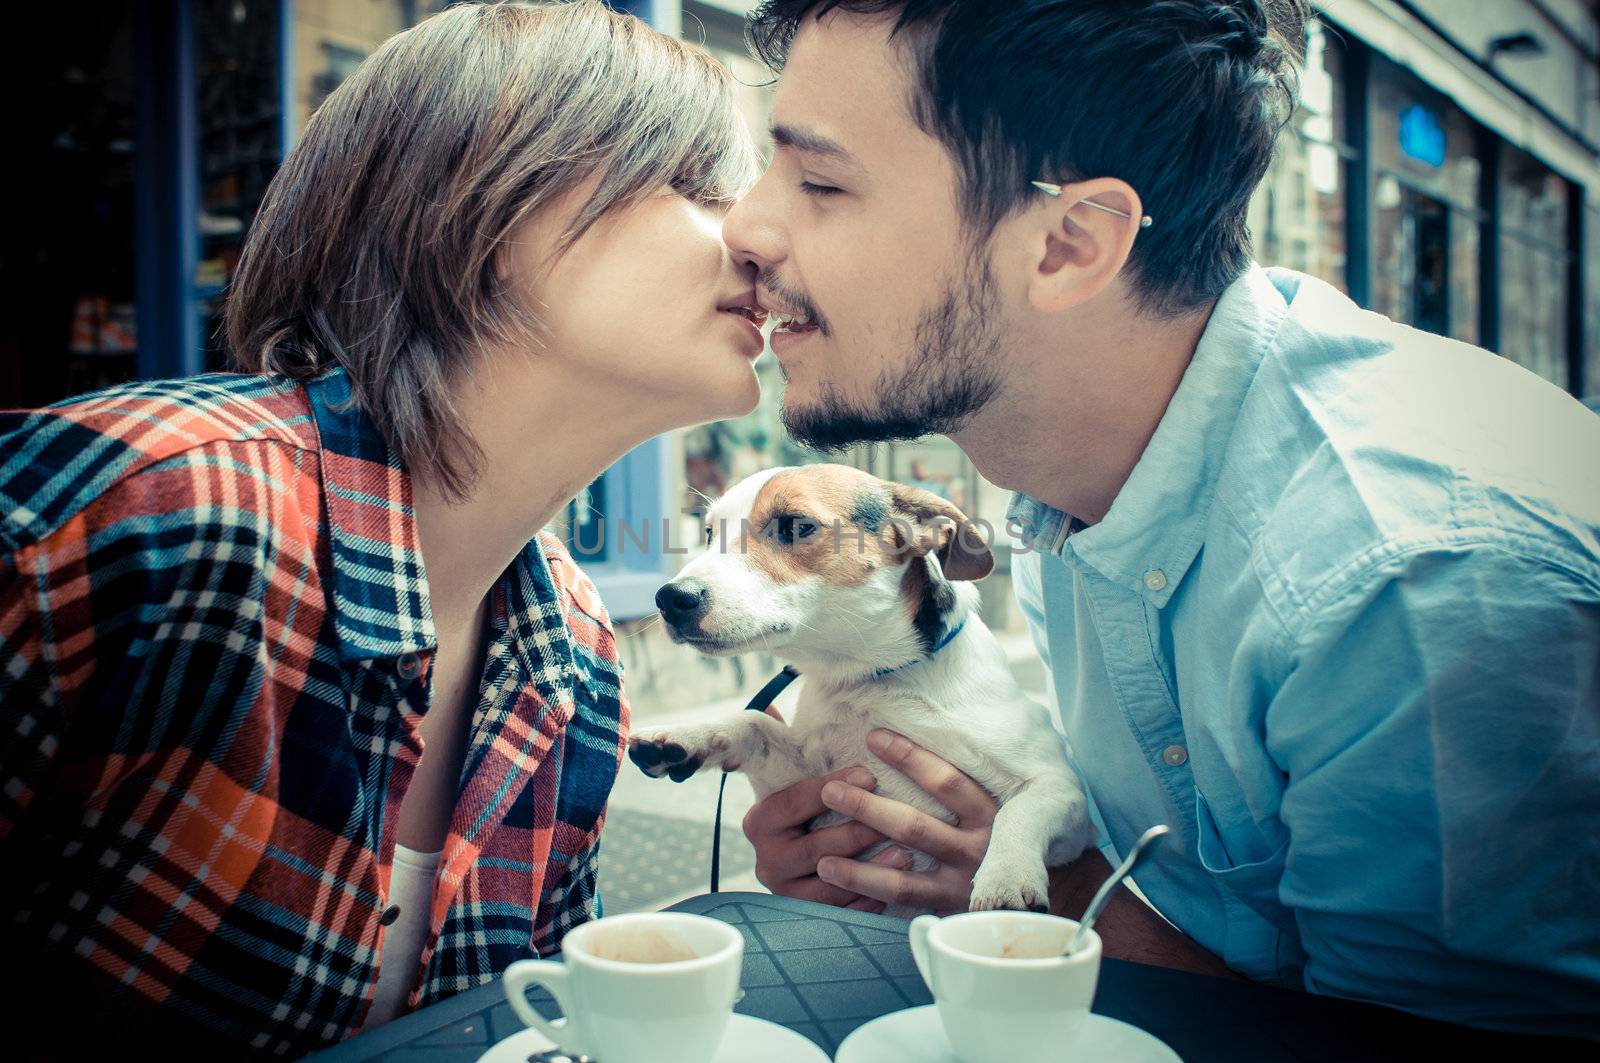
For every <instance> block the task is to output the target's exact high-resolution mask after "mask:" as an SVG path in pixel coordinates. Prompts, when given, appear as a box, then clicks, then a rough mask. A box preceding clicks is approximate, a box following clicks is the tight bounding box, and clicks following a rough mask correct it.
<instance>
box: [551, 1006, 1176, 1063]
mask: <svg viewBox="0 0 1600 1063" xmlns="http://www.w3.org/2000/svg"><path fill="white" fill-rule="evenodd" d="M1068 1048H1070V1049H1071V1051H1070V1053H1069V1054H1068V1055H1069V1056H1070V1058H1071V1059H1072V1061H1073V1063H1080V1061H1081V1063H1099V1061H1101V1060H1115V1061H1116V1063H1182V1061H1181V1060H1179V1059H1178V1053H1176V1052H1174V1051H1173V1050H1172V1049H1170V1048H1168V1047H1167V1046H1166V1045H1165V1044H1163V1043H1162V1042H1161V1041H1159V1040H1157V1039H1156V1038H1154V1037H1152V1036H1151V1035H1150V1034H1147V1033H1145V1032H1144V1031H1143V1030H1141V1029H1139V1028H1138V1027H1137V1026H1129V1025H1128V1024H1127V1023H1125V1022H1118V1021H1117V1020H1116V1019H1108V1018H1106V1017H1105V1016H1104V1015H1096V1014H1094V1013H1093V1012H1091V1013H1090V1014H1089V1021H1088V1022H1086V1023H1084V1024H1083V1029H1082V1030H1081V1031H1080V1032H1079V1033H1078V1036H1077V1037H1075V1038H1073V1040H1072V1044H1071V1045H1069V1046H1063V1051H1064V1052H1065V1051H1066V1049H1068ZM833 1058H834V1060H835V1063H882V1061H883V1060H885V1059H895V1060H902V1061H904V1063H961V1057H959V1056H957V1055H956V1053H955V1049H953V1048H951V1047H950V1041H949V1039H948V1038H946V1037H945V1034H944V1024H943V1023H942V1022H940V1021H939V1009H938V1006H937V1005H935V1004H927V1005H925V1006H923V1007H920V1008H908V1009H907V1010H905V1011H896V1012H893V1013H892V1014H889V1015H885V1016H883V1017H882V1018H877V1019H873V1020H872V1021H871V1022H869V1023H867V1024H866V1025H865V1026H863V1027H861V1028H860V1029H858V1030H856V1031H855V1032H854V1033H852V1034H851V1035H850V1036H849V1037H846V1038H845V1039H844V1044H842V1045H840V1046H839V1051H838V1054H837V1055H835V1056H834V1057H833ZM1063 1058H1067V1056H1064V1057H1063ZM519 1063H520V1061H519Z"/></svg>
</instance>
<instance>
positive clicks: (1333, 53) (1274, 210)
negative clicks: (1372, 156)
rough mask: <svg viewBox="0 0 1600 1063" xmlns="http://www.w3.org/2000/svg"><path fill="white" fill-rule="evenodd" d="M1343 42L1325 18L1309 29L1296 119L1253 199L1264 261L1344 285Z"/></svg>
mask: <svg viewBox="0 0 1600 1063" xmlns="http://www.w3.org/2000/svg"><path fill="white" fill-rule="evenodd" d="M1344 68H1345V58H1344V49H1343V45H1342V44H1341V43H1340V42H1339V39H1338V38H1337V37H1335V36H1334V35H1333V34H1332V33H1330V32H1329V31H1328V30H1327V29H1326V28H1325V27H1323V25H1322V24H1321V23H1319V22H1315V21H1313V22H1312V23H1311V25H1310V26H1309V27H1308V29H1307V36H1306V66H1305V72H1304V74H1303V76H1302V79H1301V101H1300V106H1299V108H1297V109H1296V112H1295V117H1294V121H1293V123H1292V124H1291V126H1290V128H1289V129H1287V130H1285V131H1284V133H1283V135H1282V137H1281V138H1280V139H1279V141H1278V151H1277V154H1276V155H1275V156H1274V158H1273V160H1272V165H1271V167H1270V168H1269V169H1268V170H1267V175H1266V177H1265V178H1264V179H1263V180H1262V182H1261V187H1260V188H1259V189H1257V191H1256V194H1255V197H1254V198H1253V199H1252V200H1251V202H1250V217H1249V224H1250V231H1251V233H1252V234H1253V235H1254V238H1255V256H1256V258H1257V259H1259V260H1260V261H1261V262H1263V263H1265V264H1267V265H1273V266H1287V267H1288V268H1290V269H1294V270H1298V271H1300V272H1302V273H1308V274H1310V275H1311V276H1314V277H1320V278H1322V279H1323V280H1325V281H1327V282H1328V283H1330V284H1333V285H1336V286H1337V287H1338V288H1340V289H1341V290H1345V289H1346V288H1347V284H1348V280H1347V277H1348V274H1347V270H1348V259H1349V249H1348V247H1347V240H1346V231H1347V230H1346V217H1347V216H1346V209H1347V208H1346V199H1347V196H1348V193H1347V187H1348V180H1347V173H1346V167H1347V166H1348V165H1349V162H1348V159H1347V156H1349V155H1350V154H1351V152H1350V151H1349V149H1348V148H1347V147H1346V145H1345V106H1344V91H1345V83H1344Z"/></svg>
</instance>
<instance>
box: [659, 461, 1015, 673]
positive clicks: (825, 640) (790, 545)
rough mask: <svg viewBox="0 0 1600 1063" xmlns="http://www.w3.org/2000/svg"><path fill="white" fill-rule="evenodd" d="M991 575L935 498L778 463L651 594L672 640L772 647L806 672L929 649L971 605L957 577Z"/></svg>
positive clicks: (823, 468) (714, 515)
mask: <svg viewBox="0 0 1600 1063" xmlns="http://www.w3.org/2000/svg"><path fill="white" fill-rule="evenodd" d="M993 567H994V556H993V554H992V553H991V552H990V549H989V543H988V539H987V537H986V536H985V535H983V534H982V533H981V530H980V529H979V528H978V527H977V526H974V525H973V524H971V523H970V522H969V521H968V520H967V517H966V515H965V514H963V513H962V512H961V511H960V510H959V509H957V508H956V507H955V506H954V505H952V504H951V503H950V502H948V501H947V500H945V499H943V498H940V497H939V496H938V495H935V494H933V493H932V492H929V491H923V490H919V489H917V488H913V487H906V486H904V485H902V484H895V483H888V482H886V481H884V480H880V479H878V478H877V477H875V476H870V475H868V474H867V473H864V472H862V471H860V470H859V469H853V468H850V467H849V466H845V465H805V466H798V467H795V468H782V469H771V470H768V471H766V472H762V473H758V474H756V475H755V476H752V477H750V478H748V479H746V480H743V481H741V482H740V483H738V484H735V485H734V486H733V488H731V489H730V490H729V491H728V493H727V494H726V495H724V496H723V497H722V498H720V499H718V500H717V501H716V502H715V503H714V504H713V505H712V506H711V508H710V509H709V510H708V512H707V514H706V519H705V521H704V522H703V524H702V526H701V551H700V552H699V553H698V554H697V555H696V556H695V557H694V558H693V559H692V560H691V561H690V562H689V564H688V565H686V566H685V567H684V569H683V571H681V572H680V573H679V574H678V577H677V578H676V579H674V580H673V581H672V582H671V583H668V584H666V585H665V586H663V587H662V588H661V589H660V591H658V592H657V594H656V605H657V607H658V608H659V609H660V610H661V616H662V618H663V620H664V621H665V622H666V626H667V630H668V632H670V633H671V635H672V638H673V639H674V640H675V641H677V642H683V643H688V644H689V645H692V646H694V647H695V648H696V649H698V650H700V651H701V652H702V653H708V654H731V653H739V652H743V651H745V650H754V649H766V650H769V651H771V652H773V653H776V654H779V655H781V656H783V657H785V658H786V659H789V660H792V661H795V662H796V663H798V664H802V665H803V666H805V667H806V668H807V670H808V671H817V670H819V669H822V670H829V671H831V670H833V669H832V668H831V667H830V665H837V666H840V667H842V668H843V669H844V670H850V669H851V668H852V666H855V667H857V668H859V667H867V668H868V669H869V670H870V669H871V668H876V667H881V666H892V665H894V664H898V663H902V662H904V661H906V660H909V659H912V658H914V657H916V656H918V655H920V654H923V653H927V652H929V651H930V650H931V649H932V647H933V646H934V645H935V644H936V643H937V641H938V639H939V638H940V636H941V634H942V633H943V632H944V631H945V630H946V629H947V628H948V627H949V626H951V625H953V624H955V623H958V622H959V619H960V617H961V616H964V615H965V613H966V611H967V610H969V609H970V608H971V607H972V603H973V599H975V597H976V591H975V590H973V589H971V588H966V587H965V586H964V585H963V584H958V583H955V582H953V581H971V580H977V579H982V578H983V577H984V576H986V575H988V574H989V571H990V570H991V569H992V568H993Z"/></svg>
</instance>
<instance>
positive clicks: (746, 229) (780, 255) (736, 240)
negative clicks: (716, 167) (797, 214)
mask: <svg viewBox="0 0 1600 1063" xmlns="http://www.w3.org/2000/svg"><path fill="white" fill-rule="evenodd" d="M766 183H767V182H766V179H765V178H763V179H762V180H761V181H760V182H758V183H757V185H756V187H755V188H753V189H751V190H750V194H749V195H747V196H745V197H744V198H743V199H741V200H740V201H739V202H737V203H735V204H734V205H733V209H731V210H729V211H728V213H727V216H726V217H724V218H723V219H722V241H723V243H725V244H727V245H728V251H729V253H730V254H731V255H732V256H733V261H734V262H735V263H737V264H739V265H740V266H751V267H754V268H755V269H756V270H758V271H759V270H763V269H768V268H770V267H772V266H775V265H777V264H778V263H779V262H782V261H783V260H784V258H785V257H786V256H787V251H786V244H785V240H784V236H783V229H782V227H781V226H780V225H779V224H778V219H776V218H774V217H773V216H772V215H771V212H770V211H769V210H768V208H767V203H766V196H765V195H764V194H763V190H764V189H765V187H766Z"/></svg>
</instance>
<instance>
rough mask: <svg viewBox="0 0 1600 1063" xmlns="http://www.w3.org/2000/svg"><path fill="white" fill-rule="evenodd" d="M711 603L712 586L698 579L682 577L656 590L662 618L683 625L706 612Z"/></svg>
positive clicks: (675, 624) (657, 603) (673, 623)
mask: <svg viewBox="0 0 1600 1063" xmlns="http://www.w3.org/2000/svg"><path fill="white" fill-rule="evenodd" d="M710 604H711V588H709V587H707V586H706V585H705V584H704V583H701V582H700V581H699V580H697V579H680V580H674V581H673V582H671V583H667V584H664V585H663V586H662V588H661V589H660V590H658V591H656V608H657V609H660V610H661V618H662V619H663V620H665V621H666V622H667V623H668V624H671V625H672V626H673V627H681V626H682V625H684V624H687V623H689V622H690V621H691V620H694V619H696V618H698V617H699V616H700V614H701V613H704V612H705V611H706V609H707V608H708V607H709V606H710Z"/></svg>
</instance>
